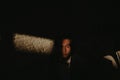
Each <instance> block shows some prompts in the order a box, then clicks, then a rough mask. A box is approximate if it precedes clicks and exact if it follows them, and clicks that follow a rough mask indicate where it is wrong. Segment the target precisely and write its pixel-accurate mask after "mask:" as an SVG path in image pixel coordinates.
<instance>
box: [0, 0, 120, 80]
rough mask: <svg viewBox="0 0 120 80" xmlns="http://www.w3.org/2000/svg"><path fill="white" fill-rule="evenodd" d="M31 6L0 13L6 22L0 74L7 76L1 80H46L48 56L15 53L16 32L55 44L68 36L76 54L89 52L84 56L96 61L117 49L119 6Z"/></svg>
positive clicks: (74, 3) (110, 1)
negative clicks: (13, 35) (13, 43)
mask: <svg viewBox="0 0 120 80" xmlns="http://www.w3.org/2000/svg"><path fill="white" fill-rule="evenodd" d="M30 5H31V4H24V5H22V7H21V6H20V5H18V6H19V7H18V6H17V7H16V8H15V7H12V8H11V7H8V8H7V10H6V9H3V20H2V21H5V20H7V21H5V22H4V23H3V24H2V25H1V29H0V32H1V35H0V36H1V39H2V41H3V43H2V46H1V48H2V49H1V52H2V53H4V54H1V55H2V57H1V61H2V68H1V69H2V70H1V71H2V73H3V75H4V74H6V73H7V76H8V77H6V75H5V76H2V77H4V78H5V77H6V78H8V79H17V80H18V79H20V80H21V79H28V78H31V79H37V78H41V79H42V78H44V80H45V77H46V75H47V69H48V64H49V60H48V58H47V57H48V56H39V55H33V54H29V53H28V54H29V55H28V54H27V53H23V52H16V51H15V49H14V48H13V45H12V41H11V40H12V39H11V35H12V34H14V33H16V32H17V33H25V34H31V35H34V36H40V37H41V36H43V37H47V38H51V39H55V40H57V39H59V38H61V36H62V35H64V34H70V35H71V36H72V37H73V39H74V41H75V45H76V47H77V50H78V51H79V52H80V51H82V52H84V51H88V53H87V54H89V55H92V56H95V57H97V56H101V55H105V54H109V52H110V54H111V53H112V52H114V51H116V50H119V49H120V38H119V34H120V30H119V26H120V23H119V22H120V20H119V19H120V15H119V14H120V12H119V6H118V3H117V2H114V1H113V0H109V1H108V2H104V1H103V2H102V1H98V2H94V1H90V2H89V1H81V2H75V1H73V2H72V3H71V2H68V3H66V2H65V3H62V2H57V4H49V2H48V3H46V5H44V6H42V7H41V6H39V5H40V4H36V5H35V6H34V7H29V6H30ZM8 9H9V10H8ZM7 13H9V14H7ZM7 22H8V23H7ZM1 52H0V53H1ZM16 53H17V54H16ZM18 53H19V54H18ZM37 72H39V74H41V76H40V75H39V74H37ZM31 73H32V74H31ZM34 73H35V74H34ZM30 76H31V77H30ZM24 77H25V78H24ZM46 80H47V78H46Z"/></svg>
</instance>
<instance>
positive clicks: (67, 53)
mask: <svg viewBox="0 0 120 80" xmlns="http://www.w3.org/2000/svg"><path fill="white" fill-rule="evenodd" d="M70 45H71V40H70V39H69V38H64V39H63V40H62V42H61V48H60V49H61V52H60V55H59V58H58V59H59V60H58V62H57V66H56V67H57V68H56V69H57V71H58V72H57V76H58V79H60V80H70V66H71V64H70V63H71V46H70Z"/></svg>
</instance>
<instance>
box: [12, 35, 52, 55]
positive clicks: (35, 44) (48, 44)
mask: <svg viewBox="0 0 120 80" xmlns="http://www.w3.org/2000/svg"><path fill="white" fill-rule="evenodd" d="M14 45H15V48H16V49H17V50H22V51H27V52H34V53H46V54H50V53H51V51H52V48H53V45H54V41H53V40H51V39H47V38H41V37H35V36H30V35H24V34H15V35H14Z"/></svg>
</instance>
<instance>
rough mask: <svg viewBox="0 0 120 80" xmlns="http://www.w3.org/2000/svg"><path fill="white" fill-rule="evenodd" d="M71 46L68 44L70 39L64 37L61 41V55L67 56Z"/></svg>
mask: <svg viewBox="0 0 120 80" xmlns="http://www.w3.org/2000/svg"><path fill="white" fill-rule="evenodd" d="M70 51H71V46H70V39H64V40H63V41H62V56H63V57H64V58H67V57H68V56H69V55H70Z"/></svg>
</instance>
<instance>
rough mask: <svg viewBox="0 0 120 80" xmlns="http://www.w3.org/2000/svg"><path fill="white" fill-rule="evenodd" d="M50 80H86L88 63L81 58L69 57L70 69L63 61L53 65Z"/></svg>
mask: <svg viewBox="0 0 120 80" xmlns="http://www.w3.org/2000/svg"><path fill="white" fill-rule="evenodd" d="M53 65H54V66H51V67H52V68H51V69H52V70H51V71H52V74H51V75H52V76H51V78H52V79H51V80H79V79H83V80H88V79H87V78H88V67H89V66H88V62H87V59H86V58H85V57H83V56H80V55H77V54H74V55H72V56H71V64H70V68H69V67H68V64H67V63H66V61H65V60H60V61H58V62H56V63H54V64H53Z"/></svg>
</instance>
